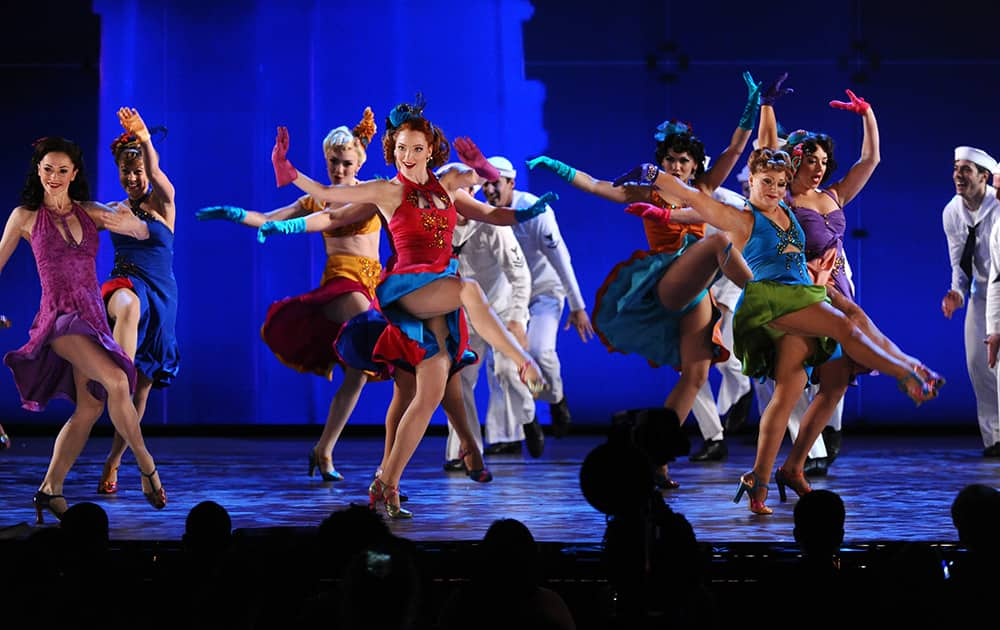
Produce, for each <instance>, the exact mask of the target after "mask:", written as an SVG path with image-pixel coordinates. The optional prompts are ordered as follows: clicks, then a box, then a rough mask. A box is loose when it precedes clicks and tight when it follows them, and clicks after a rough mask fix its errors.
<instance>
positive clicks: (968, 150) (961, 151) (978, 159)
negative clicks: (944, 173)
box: [955, 147, 997, 173]
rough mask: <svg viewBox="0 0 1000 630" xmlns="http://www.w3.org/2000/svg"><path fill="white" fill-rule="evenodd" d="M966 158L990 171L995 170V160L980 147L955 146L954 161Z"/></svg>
mask: <svg viewBox="0 0 1000 630" xmlns="http://www.w3.org/2000/svg"><path fill="white" fill-rule="evenodd" d="M958 160H968V161H970V162H972V163H973V164H978V165H979V166H982V167H983V168H985V169H986V170H988V171H990V172H991V173H995V172H997V161H996V160H994V159H993V158H992V157H990V154H989V153H987V152H986V151H983V150H982V149H976V148H974V147H955V161H956V162H957V161H958Z"/></svg>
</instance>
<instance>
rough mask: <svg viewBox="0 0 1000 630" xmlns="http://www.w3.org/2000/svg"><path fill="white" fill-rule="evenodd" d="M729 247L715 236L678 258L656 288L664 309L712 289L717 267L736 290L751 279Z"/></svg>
mask: <svg viewBox="0 0 1000 630" xmlns="http://www.w3.org/2000/svg"><path fill="white" fill-rule="evenodd" d="M729 243H730V241H729V237H727V236H726V235H725V234H722V233H718V232H717V233H715V234H711V235H709V236H706V237H705V238H703V239H701V240H700V241H698V242H697V243H694V244H692V245H691V246H690V247H688V248H687V249H686V250H685V251H684V253H683V254H681V255H680V256H678V257H677V259H676V260H675V261H674V262H673V264H671V265H670V267H669V268H668V269H667V271H666V273H664V274H663V277H662V278H660V281H659V282H658V283H657V285H656V293H657V295H658V296H659V298H660V303H661V304H663V306H664V308H666V309H667V310H668V311H678V310H680V309H682V308H684V307H685V306H687V304H688V303H689V302H691V300H693V299H694V298H695V297H697V296H698V294H699V293H701V292H702V291H704V290H705V289H707V288H708V287H709V286H711V285H712V283H713V282H714V281H715V275H716V273H717V272H718V270H719V268H720V267H725V269H727V270H728V271H729V272H730V273H732V274H733V276H735V278H736V279H737V280H738V281H737V280H734V282H736V284H737V285H738V286H743V285H745V284H746V283H747V280H749V279H752V278H753V274H751V273H750V269H749V267H747V264H746V261H745V260H743V256H742V255H740V253H739V252H738V251H733V250H731V249H730V250H728V251H727V248H728V246H729ZM727 275H729V274H728V273H727ZM730 279H732V277H731V278H730ZM476 330H478V328H477V329H476Z"/></svg>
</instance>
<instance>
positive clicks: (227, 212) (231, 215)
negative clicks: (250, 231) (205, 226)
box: [194, 206, 247, 223]
mask: <svg viewBox="0 0 1000 630" xmlns="http://www.w3.org/2000/svg"><path fill="white" fill-rule="evenodd" d="M194 216H195V218H197V219H198V220H199V221H212V220H215V219H225V220H226V221H232V222H233V223H243V219H244V218H246V216H247V211H246V210H244V209H243V208H237V207H236V206H208V207H206V208H201V209H200V210H198V211H197V212H195V213H194Z"/></svg>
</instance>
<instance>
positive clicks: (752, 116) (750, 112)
mask: <svg viewBox="0 0 1000 630" xmlns="http://www.w3.org/2000/svg"><path fill="white" fill-rule="evenodd" d="M743 82H744V83H746V84H747V104H746V105H744V106H743V114H742V115H740V122H739V127H740V129H745V130H746V131H750V130H751V129H753V122H754V121H755V120H757V112H758V111H759V110H760V106H761V105H762V104H763V100H762V99H761V96H760V83H758V82H756V81H754V80H753V76H752V75H751V74H750V71H747V72H744V73H743Z"/></svg>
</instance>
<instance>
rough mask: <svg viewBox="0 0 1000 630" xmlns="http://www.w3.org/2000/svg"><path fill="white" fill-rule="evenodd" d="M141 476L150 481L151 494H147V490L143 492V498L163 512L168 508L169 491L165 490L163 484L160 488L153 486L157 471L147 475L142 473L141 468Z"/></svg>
mask: <svg viewBox="0 0 1000 630" xmlns="http://www.w3.org/2000/svg"><path fill="white" fill-rule="evenodd" d="M139 474H140V475H142V476H143V477H145V478H146V479H149V492H146V491H145V490H143V492H142V494H143V496H144V497H146V500H147V501H149V504H150V505H152V506H153V507H154V508H156V509H157V510H162V509H163V508H165V507H167V491H166V490H164V489H163V484H162V483H161V484H160V487H159V488H157V487H156V486H155V485H153V475H155V474H156V469H155V468H154V469H153V472H151V473H149V474H146V473H144V472H142V468H140V469H139Z"/></svg>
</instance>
